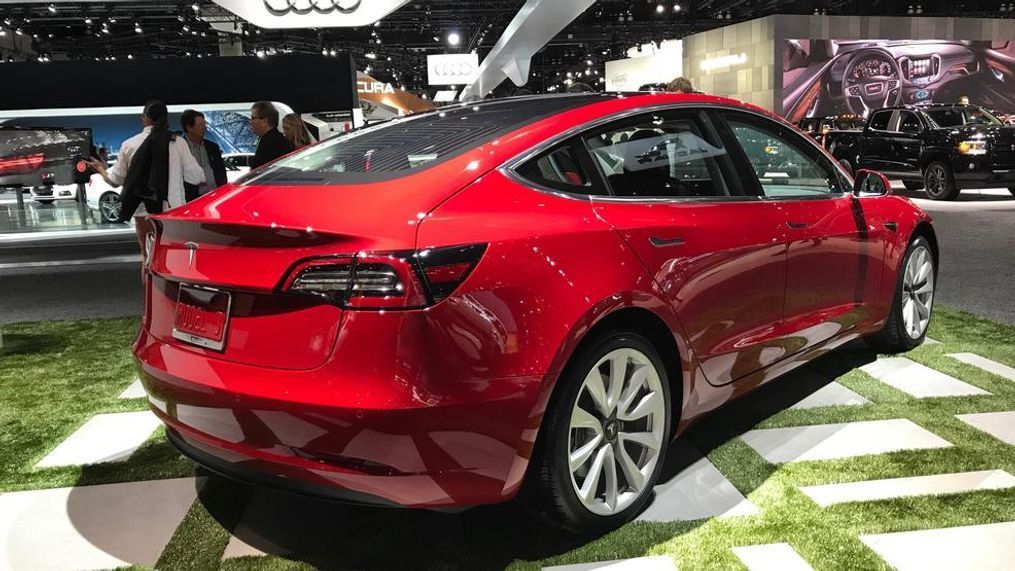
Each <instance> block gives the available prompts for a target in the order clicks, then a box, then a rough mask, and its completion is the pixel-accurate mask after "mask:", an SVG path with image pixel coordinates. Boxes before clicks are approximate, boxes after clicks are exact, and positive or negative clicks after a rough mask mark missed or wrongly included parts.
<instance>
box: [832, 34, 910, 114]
mask: <svg viewBox="0 0 1015 571" xmlns="http://www.w3.org/2000/svg"><path fill="white" fill-rule="evenodd" d="M842 95H843V97H845V98H846V106H847V107H849V110H850V112H852V113H853V114H855V115H863V116H864V117H866V116H867V115H868V112H869V111H870V110H871V109H880V108H882V107H891V106H894V105H898V104H899V103H900V102H901V101H902V69H901V68H900V67H899V62H897V61H895V58H893V57H892V56H891V54H889V53H888V52H886V51H884V50H881V49H863V50H860V51H858V52H856V53H854V54H853V55H852V56H851V57H850V60H849V63H848V64H846V70H845V73H843V74H842Z"/></svg>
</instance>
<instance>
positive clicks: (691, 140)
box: [586, 115, 730, 198]
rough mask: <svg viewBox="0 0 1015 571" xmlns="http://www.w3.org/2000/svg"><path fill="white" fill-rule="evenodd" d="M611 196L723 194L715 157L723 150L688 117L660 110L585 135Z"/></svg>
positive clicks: (671, 196)
mask: <svg viewBox="0 0 1015 571" xmlns="http://www.w3.org/2000/svg"><path fill="white" fill-rule="evenodd" d="M586 144H587V145H588V148H589V151H590V152H591V154H592V158H593V161H594V162H595V163H596V164H597V166H598V167H599V169H600V170H601V171H602V173H603V175H604V176H605V177H606V180H607V182H608V183H609V185H610V188H611V189H612V190H613V193H614V194H615V195H617V196H642V197H660V198H679V197H709V196H729V194H730V193H729V191H728V190H727V188H726V185H725V184H724V183H723V179H722V176H721V175H720V172H719V167H718V165H717V160H718V159H719V158H720V157H723V156H724V155H725V154H726V150H725V149H723V148H722V146H721V145H714V144H712V143H710V142H709V141H708V140H707V139H706V138H705V137H704V136H703V135H702V132H701V130H700V129H699V127H698V125H697V122H696V121H695V120H693V119H689V118H666V117H663V116H660V115H654V116H650V117H646V118H645V119H643V120H639V121H635V122H631V123H628V124H626V125H625V126H623V127H618V128H611V129H607V130H604V131H601V132H599V133H597V134H595V135H592V136H589V137H586Z"/></svg>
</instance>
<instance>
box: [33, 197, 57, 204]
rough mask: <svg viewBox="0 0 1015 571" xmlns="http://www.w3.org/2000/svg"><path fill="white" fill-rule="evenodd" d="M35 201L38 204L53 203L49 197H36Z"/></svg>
mask: <svg viewBox="0 0 1015 571" xmlns="http://www.w3.org/2000/svg"><path fill="white" fill-rule="evenodd" d="M35 201H36V202H38V203H39V204H53V200H52V199H49V198H36V199H35Z"/></svg>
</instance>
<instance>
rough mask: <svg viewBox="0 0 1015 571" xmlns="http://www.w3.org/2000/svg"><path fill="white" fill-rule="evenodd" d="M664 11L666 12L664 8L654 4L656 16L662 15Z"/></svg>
mask: <svg viewBox="0 0 1015 571" xmlns="http://www.w3.org/2000/svg"><path fill="white" fill-rule="evenodd" d="M664 11H666V6H663V5H662V4H656V14H662V13H663V12H664Z"/></svg>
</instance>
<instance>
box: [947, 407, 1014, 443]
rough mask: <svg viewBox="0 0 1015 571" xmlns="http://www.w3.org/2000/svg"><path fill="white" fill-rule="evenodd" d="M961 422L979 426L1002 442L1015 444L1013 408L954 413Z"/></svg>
mask: <svg viewBox="0 0 1015 571" xmlns="http://www.w3.org/2000/svg"><path fill="white" fill-rule="evenodd" d="M956 416H957V417H958V419H959V420H961V421H962V422H964V423H966V424H968V425H970V426H974V427H976V428H979V429H980V430H982V431H984V432H986V433H987V434H989V435H991V436H993V437H994V438H997V439H998V440H1000V441H1002V442H1007V443H1008V444H1011V445H1012V446H1015V410H1013V411H1005V412H981V413H978V414H959V415H956Z"/></svg>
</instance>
